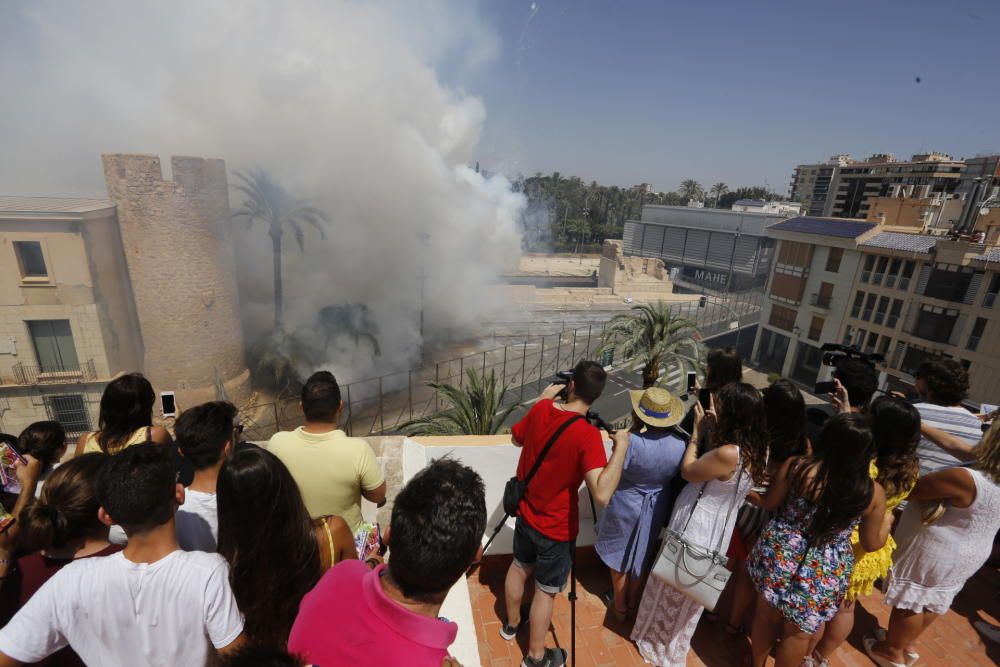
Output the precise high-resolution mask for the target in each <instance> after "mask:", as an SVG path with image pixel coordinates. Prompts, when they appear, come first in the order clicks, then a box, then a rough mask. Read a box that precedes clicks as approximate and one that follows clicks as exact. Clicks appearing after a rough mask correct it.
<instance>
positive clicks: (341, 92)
mask: <svg viewBox="0 0 1000 667" xmlns="http://www.w3.org/2000/svg"><path fill="white" fill-rule="evenodd" d="M139 4H140V3H131V2H105V3H99V4H94V3H64V2H34V3H30V4H29V3H16V4H15V3H11V4H7V5H5V6H4V7H3V8H2V9H0V58H2V61H0V89H2V90H4V91H6V94H5V100H4V103H3V104H0V129H2V130H3V136H4V149H3V151H2V152H0V191H5V192H19V193H26V194H32V193H39V194H50V195H60V194H62V195H66V194H91V195H93V194H97V195H102V194H103V181H102V175H101V171H100V163H99V155H100V154H101V153H107V152H143V153H158V154H159V155H161V156H162V157H164V158H165V157H167V156H169V155H184V154H187V155H201V156H206V157H221V158H223V159H225V160H226V162H227V164H228V166H229V168H230V172H231V173H232V171H233V170H234V169H248V168H256V167H260V168H263V169H265V170H267V171H268V172H269V173H270V174H272V175H273V176H274V177H275V178H276V179H277V180H279V181H280V182H281V183H283V184H284V185H286V186H287V187H288V188H289V189H290V190H292V191H293V192H294V193H295V194H297V195H300V196H302V197H304V198H307V199H309V200H310V202H311V203H313V204H315V205H317V206H319V207H320V208H323V209H325V210H326V211H327V212H328V213H329V216H330V218H331V221H332V224H331V226H330V229H329V230H328V233H327V237H328V241H327V242H325V243H324V242H322V241H320V239H319V237H318V235H317V234H315V233H313V232H310V231H307V232H306V233H307V248H306V251H305V252H304V253H299V252H298V249H297V247H295V244H294V240H293V239H292V237H291V235H289V236H286V239H285V240H286V243H285V245H286V251H285V259H284V266H285V282H286V312H287V313H288V320H289V324H290V326H293V327H294V326H295V325H297V324H302V323H305V322H307V321H309V320H310V319H311V318H312V317H313V315H314V313H315V311H316V309H317V308H318V307H322V306H324V305H329V304H337V303H365V304H367V305H368V307H369V308H370V309H371V310H372V312H373V314H374V316H375V318H376V321H377V323H378V326H379V329H380V336H379V337H380V342H381V344H382V347H383V355H382V356H381V357H380V358H378V359H373V358H371V356H370V355H368V354H366V352H365V351H364V350H358V349H353V348H352V347H351V345H350V344H346V343H344V342H343V341H341V342H340V345H341V355H340V356H341V358H338V359H336V360H335V366H336V369H337V370H340V371H345V372H346V373H347V374H349V375H350V376H353V377H359V376H364V375H366V374H370V373H374V372H381V371H384V370H388V369H394V368H400V367H405V366H406V365H407V364H409V363H412V361H413V360H414V358H415V354H416V351H417V350H418V346H419V331H418V330H417V329H418V327H417V325H416V322H417V313H418V311H419V308H420V283H421V280H420V276H421V275H424V276H425V280H424V281H423V282H424V285H425V290H424V291H425V294H426V308H427V323H428V325H427V331H428V334H429V335H435V336H444V335H445V334H446V332H450V331H454V330H455V329H456V328H458V329H461V328H463V327H467V326H470V325H472V324H474V323H475V322H476V321H477V320H479V319H480V318H481V317H482V316H483V314H484V313H485V312H488V310H489V309H491V308H495V307H497V304H496V303H491V300H490V299H487V298H484V294H485V292H484V290H483V287H484V285H485V284H486V283H488V282H489V281H490V280H491V279H492V278H493V277H494V276H495V275H496V274H497V272H499V271H501V270H502V269H503V268H505V267H508V266H510V265H511V264H512V263H513V262H515V261H516V257H517V254H518V252H519V247H520V246H519V243H520V238H519V234H518V231H517V224H516V221H517V219H518V216H519V215H520V212H521V211H522V210H523V207H524V205H525V202H524V198H523V197H522V196H521V195H518V194H514V193H512V192H511V191H510V187H509V184H508V183H507V182H506V181H505V180H504V179H503V178H502V177H493V178H488V179H484V178H483V177H482V176H480V175H479V174H476V173H475V172H473V171H472V170H469V169H468V168H467V167H466V166H465V165H467V164H468V163H470V162H473V161H474V158H475V156H474V150H475V148H476V145H477V142H478V140H479V135H480V130H481V127H482V124H483V120H484V117H485V109H484V108H483V105H482V103H481V101H480V100H479V99H477V98H475V97H473V96H470V95H467V94H465V93H464V92H462V91H460V90H455V89H452V88H449V87H448V86H446V85H444V84H443V83H442V82H441V80H440V78H439V77H438V75H437V73H436V71H435V69H434V67H435V66H437V65H440V64H441V63H444V62H446V61H447V62H448V63H455V62H457V63H461V64H462V65H461V67H460V68H459V69H461V68H477V67H480V66H482V65H483V64H484V63H488V62H489V61H490V60H491V59H493V58H495V57H496V55H497V53H498V50H499V42H498V40H497V38H496V36H495V35H494V34H493V33H492V32H491V31H490V30H489V29H488V28H487V27H486V26H485V25H484V23H483V22H482V20H481V19H480V18H479V16H478V15H477V13H476V11H475V6H474V5H472V4H470V3H468V2H464V1H463V0H455V1H454V2H419V3H414V2H408V1H405V0H399V1H391V0H390V1H387V2H382V3H379V2H375V3H355V2H318V1H315V2H311V1H303V2H290V3H273V2H265V1H264V0H259V1H250V2H243V1H240V2H236V1H234V2H173V3H150V4H143V5H142V6H139ZM15 91H16V92H15ZM162 162H164V163H166V162H167V161H166V160H163V161H162ZM230 179H231V181H232V180H234V179H233V178H232V175H231V177H230ZM231 203H232V204H233V206H234V208H235V207H236V206H238V205H239V203H240V199H239V196H238V194H237V193H234V194H233V196H232V197H231ZM421 234H426V235H428V237H429V239H428V241H427V247H426V249H424V248H422V246H421V242H420V240H419V239H420V236H421ZM244 236H246V235H244ZM249 238H250V239H253V240H252V241H250V242H244V243H242V244H241V245H240V252H241V268H242V269H243V270H244V271H245V272H247V273H248V275H249V276H250V280H249V281H248V284H247V288H248V289H247V295H248V296H249V298H248V301H247V303H246V304H245V308H246V310H247V313H248V314H249V316H250V318H251V320H252V321H254V322H260V323H265V322H267V321H268V319H269V318H270V316H271V310H270V309H271V305H270V284H271V271H270V260H269V252H270V250H269V243H268V240H267V236H266V233H265V231H264V230H263V229H262V228H261V227H258V228H257V229H256V230H255V231H254V232H253V234H252V235H251V236H250V237H249ZM345 345H346V347H344V346H345ZM344 356H349V357H353V358H347V359H345V358H343V357H344Z"/></svg>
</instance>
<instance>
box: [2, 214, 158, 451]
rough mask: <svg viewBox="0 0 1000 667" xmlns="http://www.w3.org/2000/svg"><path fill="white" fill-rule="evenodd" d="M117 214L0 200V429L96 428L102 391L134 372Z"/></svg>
mask: <svg viewBox="0 0 1000 667" xmlns="http://www.w3.org/2000/svg"><path fill="white" fill-rule="evenodd" d="M120 248H121V238H120V236H119V232H118V224H117V219H116V216H115V206H114V204H112V203H111V202H110V201H108V200H101V199H59V198H51V197H0V253H3V259H2V261H0V430H2V431H4V432H7V433H14V434H17V433H18V432H19V431H20V430H22V429H23V428H24V427H25V426H27V425H28V424H30V423H31V422H33V421H37V420H41V419H57V420H59V421H61V422H62V423H63V424H64V426H65V427H66V428H67V430H68V431H70V432H71V433H82V432H84V431H87V430H90V429H92V428H93V427H94V425H95V423H96V419H97V405H98V402H99V400H100V395H101V391H102V390H103V385H104V383H106V382H107V381H108V380H109V379H110V378H111V377H112V376H113V375H114V374H116V373H118V372H119V371H121V370H122V369H126V368H139V367H140V365H139V361H140V357H139V349H138V347H137V345H136V343H137V341H138V340H139V338H138V336H137V320H136V316H135V312H134V309H133V308H132V307H131V303H132V301H131V297H130V295H129V280H128V273H127V271H126V268H125V260H124V256H123V255H122V253H121V251H120Z"/></svg>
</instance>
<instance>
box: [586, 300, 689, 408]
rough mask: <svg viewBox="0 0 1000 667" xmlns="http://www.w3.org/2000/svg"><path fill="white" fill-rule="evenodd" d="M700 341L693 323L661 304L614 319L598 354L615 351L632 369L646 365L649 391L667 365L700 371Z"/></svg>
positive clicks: (634, 309)
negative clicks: (609, 350) (698, 368)
mask: <svg viewBox="0 0 1000 667" xmlns="http://www.w3.org/2000/svg"><path fill="white" fill-rule="evenodd" d="M700 338H701V333H700V332H699V331H698V327H697V326H696V325H695V323H694V322H693V321H691V320H689V319H685V318H682V317H674V315H673V313H671V311H670V306H669V305H668V304H666V303H664V302H663V301H657V302H656V303H651V304H641V305H638V306H633V307H632V308H631V310H630V312H628V313H622V314H621V315H616V316H615V317H613V318H612V319H611V321H610V322H608V326H607V328H605V330H604V333H603V334H602V339H601V347H600V348H599V350H598V354H601V353H602V352H604V351H605V350H607V349H611V348H614V349H615V350H617V351H618V352H620V353H621V354H622V355H623V356H624V358H625V359H626V360H627V362H628V364H629V367H630V368H638V367H639V366H642V386H643V388H647V387H652V386H654V385H656V384H657V383H658V382H659V378H660V370H661V369H662V368H663V367H664V366H667V367H670V366H674V367H677V366H679V367H680V368H681V369H682V370H684V369H690V370H694V369H696V368H697V367H698V366H699V365H700V363H701V360H702V358H703V357H704V346H703V345H702V344H701V343H700V342H698V340H699V339H700Z"/></svg>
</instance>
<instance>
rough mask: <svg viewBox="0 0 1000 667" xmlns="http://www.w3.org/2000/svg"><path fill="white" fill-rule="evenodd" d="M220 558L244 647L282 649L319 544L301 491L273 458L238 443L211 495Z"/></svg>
mask: <svg viewBox="0 0 1000 667" xmlns="http://www.w3.org/2000/svg"><path fill="white" fill-rule="evenodd" d="M216 493H217V499H218V504H219V553H220V554H222V556H223V558H225V559H226V560H227V561H229V582H230V584H231V586H232V589H233V594H234V595H235V596H236V603H237V604H238V605H239V608H240V611H242V612H243V614H244V616H245V617H246V627H245V629H246V633H247V637H248V639H249V641H250V642H251V643H252V644H255V645H258V646H266V647H273V648H284V647H285V646H286V644H287V643H288V633H289V632H290V631H291V629H292V623H293V622H294V621H295V616H296V615H297V614H298V611H299V603H300V602H301V601H302V596H304V595H305V594H306V593H308V592H309V590H310V589H312V587H313V586H314V585H315V584H316V582H317V581H318V580H319V577H320V555H319V545H318V544H317V542H316V537H315V534H314V532H313V526H312V520H311V519H310V517H309V512H308V511H306V506H305V504H304V503H303V502H302V494H301V493H299V487H298V486H297V485H296V484H295V480H294V479H292V475H291V473H289V472H288V468H286V467H285V464H283V463H282V462H281V461H280V460H279V459H278V457H276V456H275V455H274V454H272V453H270V452H268V451H266V450H264V449H261V448H260V447H257V446H255V445H243V446H240V447H239V448H237V449H236V451H235V452H234V453H233V455H232V456H231V457H230V458H229V459H227V460H226V462H225V463H223V464H222V469H221V470H220V471H219V481H218V486H217V489H216Z"/></svg>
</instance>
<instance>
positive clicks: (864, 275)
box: [861, 271, 872, 283]
mask: <svg viewBox="0 0 1000 667" xmlns="http://www.w3.org/2000/svg"><path fill="white" fill-rule="evenodd" d="M871 277H872V272H871V271H862V272H861V282H863V283H866V282H868V279H869V278H871Z"/></svg>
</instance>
